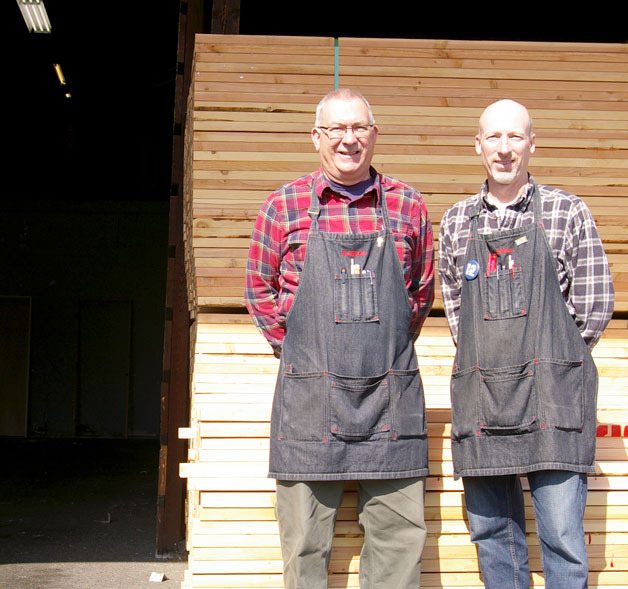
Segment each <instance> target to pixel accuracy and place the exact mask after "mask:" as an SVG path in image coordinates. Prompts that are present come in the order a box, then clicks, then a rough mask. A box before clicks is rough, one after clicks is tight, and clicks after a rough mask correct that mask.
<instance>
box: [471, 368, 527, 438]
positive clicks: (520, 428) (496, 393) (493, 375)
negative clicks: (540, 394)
mask: <svg viewBox="0 0 628 589" xmlns="http://www.w3.org/2000/svg"><path fill="white" fill-rule="evenodd" d="M531 364H532V363H531V362H528V363H526V364H520V365H518V366H506V367H503V368H492V369H482V368H480V369H479V370H480V388H479V392H480V428H481V429H482V431H485V432H487V433H492V434H495V435H508V434H518V433H523V432H526V431H529V429H530V426H531V425H532V424H533V423H534V422H535V420H536V396H535V391H534V371H533V370H532V366H531Z"/></svg>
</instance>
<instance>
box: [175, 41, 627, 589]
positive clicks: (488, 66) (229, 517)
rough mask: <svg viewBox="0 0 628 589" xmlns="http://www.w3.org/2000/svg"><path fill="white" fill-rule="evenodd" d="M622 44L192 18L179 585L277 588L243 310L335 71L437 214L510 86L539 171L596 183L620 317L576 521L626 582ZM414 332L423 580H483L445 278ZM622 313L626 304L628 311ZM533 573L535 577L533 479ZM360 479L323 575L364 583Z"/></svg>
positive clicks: (260, 403) (381, 158) (258, 358)
mask: <svg viewBox="0 0 628 589" xmlns="http://www.w3.org/2000/svg"><path fill="white" fill-rule="evenodd" d="M627 66H628V46H626V45H615V44H613V45H610V44H574V43H527V42H526V43H524V42H520V43H516V42H496V41H491V42H483V41H438V40H437V41H434V40H401V39H343V38H341V39H338V40H337V41H336V40H334V39H330V38H318V37H305V38H304V37H265V36H243V35H234V36H230V35H199V36H197V39H196V48H195V56H194V83H193V88H192V89H191V94H190V100H189V108H188V117H187V119H188V121H189V128H188V129H187V130H186V146H187V148H188V151H187V156H186V161H185V166H186V168H185V169H186V176H185V177H186V185H185V188H184V195H185V199H186V207H185V215H186V218H185V228H184V230H185V235H186V248H187V250H186V260H187V265H186V267H187V273H188V286H189V288H188V292H189V305H190V311H191V315H192V316H193V317H194V318H195V322H194V324H193V326H192V331H191V339H192V342H193V346H192V357H191V360H190V361H191V364H192V366H191V373H192V385H191V388H192V390H191V395H192V398H191V407H192V410H191V411H192V413H191V420H190V426H189V427H188V428H184V429H183V430H182V431H181V433H180V435H181V436H182V437H184V438H187V439H188V441H189V459H188V462H187V463H185V464H182V465H181V475H182V476H183V477H185V478H186V479H187V485H188V501H187V518H186V520H187V536H188V542H187V543H188V550H189V559H188V568H187V570H186V574H185V579H184V581H183V583H182V588H184V589H188V588H189V589H191V588H212V589H226V588H230V589H233V588H240V589H245V588H246V589H264V588H265V589H280V588H281V587H282V586H283V585H282V575H281V571H282V562H281V555H280V551H279V540H278V533H277V524H276V521H275V518H274V511H273V506H274V481H273V480H272V479H268V478H267V477H266V471H267V452H268V435H269V422H268V420H269V415H270V402H271V399H272V392H273V389H274V382H275V377H276V371H277V366H278V361H277V360H276V359H275V358H274V357H273V356H272V355H271V353H270V347H269V346H268V345H267V343H266V342H265V340H264V338H263V337H262V336H261V335H260V334H259V333H258V332H257V330H256V329H255V327H254V326H253V324H252V323H251V321H250V319H249V317H248V316H247V315H246V313H245V312H244V310H243V300H242V293H243V280H244V268H245V262H246V255H247V250H248V244H249V237H250V233H251V230H252V224H253V220H254V218H255V215H256V214H257V210H258V208H259V205H260V204H261V202H262V201H263V199H264V198H265V197H266V195H267V194H268V192H270V191H271V190H273V189H275V188H277V187H278V186H280V185H281V184H282V183H284V182H286V181H289V180H292V179H293V178H295V177H297V176H299V175H301V174H305V173H307V172H309V171H311V170H312V169H314V168H315V167H316V166H317V165H318V156H317V154H316V153H315V151H314V149H313V147H312V145H311V142H310V139H309V131H310V128H311V126H312V124H313V118H314V108H315V106H316V103H317V102H318V100H319V99H320V98H321V97H322V96H323V95H324V94H325V93H326V92H327V91H328V90H330V89H332V88H333V87H334V83H335V76H336V75H337V76H338V80H339V84H340V85H341V86H351V87H354V88H357V89H359V90H361V91H362V92H364V94H365V95H366V96H367V98H368V99H369V100H370V102H371V104H372V106H373V109H374V112H375V116H376V120H377V123H378V125H379V126H380V135H379V139H378V146H377V148H376V156H375V159H374V165H375V166H376V167H377V168H378V169H379V170H380V171H382V172H385V173H387V174H391V175H393V176H397V177H399V178H401V179H403V180H405V181H408V182H410V183H412V184H414V185H415V186H416V187H417V188H419V189H420V190H421V191H422V192H423V193H424V195H425V197H426V200H427V204H428V209H429V211H430V214H431V217H432V221H433V223H434V228H435V231H436V232H437V231H438V222H439V221H440V217H441V215H442V213H443V212H444V210H445V208H446V207H447V206H449V205H450V204H452V203H453V202H454V201H456V200H458V199H460V198H462V197H463V196H465V195H470V194H474V193H475V192H477V190H478V187H479V185H480V183H481V182H482V180H483V176H484V175H483V170H482V168H481V165H480V161H479V158H478V157H477V155H476V154H475V152H474V150H473V136H474V134H475V132H476V127H477V120H478V117H479V115H480V113H481V111H482V109H483V108H484V107H485V106H486V105H487V104H489V103H490V102H492V101H493V100H497V99H499V98H503V97H510V98H514V99H516V100H520V101H521V102H523V103H524V104H525V105H526V106H528V108H529V109H530V111H531V114H532V117H533V120H534V124H535V130H536V133H537V144H538V147H537V152H536V154H535V155H534V156H533V158H532V160H531V169H532V172H533V173H534V175H535V177H536V179H537V180H538V181H539V182H547V183H550V184H554V185H558V186H561V187H564V188H566V189H567V190H571V191H572V192H575V193H576V194H578V195H580V196H582V197H583V198H585V200H586V201H587V203H588V204H589V206H590V207H591V209H592V211H593V213H594V215H595V218H596V222H597V224H598V228H599V230H600V232H601V234H602V237H603V240H604V243H605V247H606V250H607V252H608V254H609V259H610V261H611V265H612V271H613V277H614V280H615V287H616V289H617V304H616V311H617V313H616V318H614V320H613V321H612V323H611V326H610V327H609V329H608V330H607V332H606V334H605V336H604V337H603V339H602V341H601V342H600V344H598V346H597V347H596V348H595V350H594V356H595V359H596V363H597V365H598V369H599V371H600V398H599V411H598V419H599V423H600V426H599V428H598V453H597V461H596V467H597V473H596V475H595V476H591V477H590V478H589V484H590V492H589V497H588V504H587V513H586V521H585V529H586V533H587V540H588V550H589V556H590V571H591V572H590V579H589V583H590V587H592V588H601V587H628V472H626V471H627V470H628V466H627V465H628V461H627V460H626V458H627V457H628V414H627V410H626V398H627V397H626V395H627V393H628V321H627V320H626V318H625V315H624V313H625V312H626V311H628V233H627V232H626V228H627V225H628V199H627V198H626V195H627V192H628V191H627V189H628V100H627V99H628V67H627ZM437 297H438V298H437V301H436V303H435V310H434V312H433V313H432V316H430V317H429V318H428V320H427V322H426V325H425V327H424V329H423V332H422V334H421V337H420V338H419V339H418V341H417V352H418V354H419V360H420V364H421V367H422V375H423V380H424V384H425V389H426V397H427V404H428V420H429V435H430V476H429V479H428V493H427V498H426V501H427V504H426V505H427V507H426V516H427V519H428V527H429V537H428V543H427V547H426V550H425V554H424V566H423V571H424V572H423V579H422V586H425V587H438V588H441V589H446V588H452V589H454V588H455V589H464V588H471V587H473V588H477V587H481V586H482V583H481V580H480V576H479V573H478V565H477V558H476V552H475V547H474V546H473V545H472V544H471V543H470V541H469V534H468V528H467V525H466V521H465V518H464V509H463V506H464V497H463V494H462V486H461V484H460V481H454V480H453V477H452V465H451V454H450V442H449V434H450V404H449V376H450V374H451V364H452V359H453V354H454V348H453V345H452V343H451V338H450V336H449V330H448V328H447V325H446V320H445V319H444V317H442V312H441V308H442V302H441V301H440V298H439V297H440V293H438V292H437ZM622 317H623V318H622ZM526 499H527V507H528V510H529V529H528V532H529V533H528V536H529V544H530V549H531V564H532V568H533V581H534V586H535V587H543V586H544V581H543V578H542V574H541V566H540V555H539V547H538V541H537V539H536V536H535V534H534V518H533V513H532V509H531V504H530V501H529V497H526ZM355 503H356V496H355V486H354V485H352V484H348V485H347V492H346V493H345V499H344V503H343V507H342V510H341V513H340V516H339V521H338V524H337V528H336V535H335V538H334V549H333V554H332V560H331V564H330V587H358V580H357V572H358V570H359V551H360V546H361V541H362V535H361V531H360V529H359V527H358V525H357V521H356V515H355Z"/></svg>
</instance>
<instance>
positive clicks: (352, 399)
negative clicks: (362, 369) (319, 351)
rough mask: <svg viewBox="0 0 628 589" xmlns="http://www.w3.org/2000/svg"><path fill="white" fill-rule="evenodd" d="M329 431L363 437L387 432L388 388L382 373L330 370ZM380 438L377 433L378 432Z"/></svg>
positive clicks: (350, 438)
mask: <svg viewBox="0 0 628 589" xmlns="http://www.w3.org/2000/svg"><path fill="white" fill-rule="evenodd" d="M329 417H330V430H329V431H330V432H331V433H332V434H333V435H334V436H335V437H336V438H337V439H340V440H347V441H359V440H367V439H369V438H371V437H373V436H374V435H376V434H382V433H386V435H388V434H389V432H390V429H391V426H390V391H389V388H388V381H387V380H386V375H385V374H384V375H382V376H374V377H348V376H338V375H335V374H330V386H329ZM378 437H380V438H381V436H378Z"/></svg>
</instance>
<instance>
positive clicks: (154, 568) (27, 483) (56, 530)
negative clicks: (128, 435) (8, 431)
mask: <svg viewBox="0 0 628 589" xmlns="http://www.w3.org/2000/svg"><path fill="white" fill-rule="evenodd" d="M0 455H1V456H2V458H1V462H0V464H2V469H1V471H0V588H1V589H174V588H177V589H179V588H180V587H181V582H182V580H183V575H184V571H185V568H186V561H185V555H184V554H183V555H180V556H178V557H176V558H174V559H167V560H166V559H162V558H157V557H156V555H155V546H156V543H155V542H156V541H155V539H156V515H157V508H156V505H157V465H158V457H159V443H158V442H157V441H156V440H24V439H15V438H0ZM151 579H152V580H151Z"/></svg>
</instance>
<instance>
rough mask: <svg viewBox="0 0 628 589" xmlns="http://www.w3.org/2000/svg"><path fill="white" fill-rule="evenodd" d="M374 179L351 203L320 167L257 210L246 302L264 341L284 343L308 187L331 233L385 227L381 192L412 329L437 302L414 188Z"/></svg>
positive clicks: (423, 211)
mask: <svg viewBox="0 0 628 589" xmlns="http://www.w3.org/2000/svg"><path fill="white" fill-rule="evenodd" d="M371 172H372V175H374V177H375V180H374V182H373V185H372V186H371V187H370V188H369V189H367V190H366V192H365V194H364V195H363V196H362V197H361V198H358V199H356V200H353V201H350V200H349V198H347V197H346V196H341V195H339V194H337V193H335V192H334V191H333V190H332V188H331V187H330V185H329V182H328V181H327V179H326V178H325V176H324V175H323V173H322V171H321V170H318V171H317V172H314V173H312V174H308V175H306V176H303V177H301V178H298V179H297V180H295V181H293V182H291V183H289V184H286V185H284V186H282V187H281V188H280V189H279V190H276V191H275V192H272V193H271V194H270V195H269V196H268V198H267V199H266V201H265V202H264V203H263V205H262V206H261V208H260V211H259V214H258V216H257V220H256V221H255V227H254V229H253V234H252V237H251V245H250V249H249V257H248V262H247V268H246V285H245V293H244V300H245V303H246V307H247V309H248V311H249V313H250V314H251V317H252V318H253V320H254V322H255V324H256V325H257V327H258V328H259V329H260V330H261V332H262V333H263V334H264V336H265V337H266V339H267V340H268V342H269V343H270V344H271V346H273V348H277V347H280V346H281V343H282V341H283V338H284V335H285V331H286V327H285V318H286V315H287V314H288V312H289V311H290V308H291V306H292V302H293V301H294V295H295V293H296V290H297V287H298V286H299V278H300V275H301V272H302V270H303V264H304V260H305V251H306V241H307V236H308V233H309V229H310V217H309V216H308V214H307V211H308V208H309V205H310V194H311V189H312V186H314V189H315V191H316V194H317V195H318V197H319V199H320V202H321V212H320V216H319V228H320V230H321V231H323V232H329V233H371V232H373V231H378V230H380V229H382V226H383V220H382V217H381V214H379V215H378V209H379V207H378V203H379V201H380V194H381V191H382V189H383V190H385V191H386V205H387V208H388V213H389V218H390V223H391V230H392V233H393V235H394V239H395V245H396V249H397V255H398V256H399V261H400V262H401V266H402V268H403V273H404V277H405V281H406V288H407V289H408V298H409V302H410V305H411V307H412V309H413V318H412V323H411V325H409V326H408V327H409V329H410V330H411V332H412V333H415V334H416V335H418V333H419V331H420V329H421V326H422V325H423V322H424V321H425V318H426V317H427V315H428V314H429V312H430V309H431V308H432V303H433V302H434V242H433V235H432V224H431V222H430V219H429V217H428V214H427V208H426V206H425V201H424V200H423V196H422V195H421V194H420V193H419V192H418V191H417V190H415V189H414V188H412V187H411V186H409V185H408V184H405V183H403V182H400V181H399V180H396V179H394V178H390V177H388V176H383V175H380V174H377V173H376V172H375V170H373V169H372V170H371Z"/></svg>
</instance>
